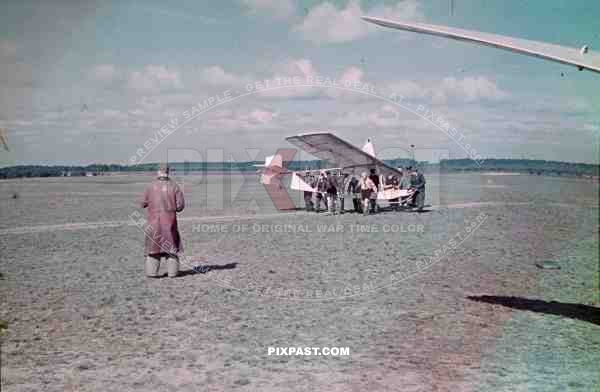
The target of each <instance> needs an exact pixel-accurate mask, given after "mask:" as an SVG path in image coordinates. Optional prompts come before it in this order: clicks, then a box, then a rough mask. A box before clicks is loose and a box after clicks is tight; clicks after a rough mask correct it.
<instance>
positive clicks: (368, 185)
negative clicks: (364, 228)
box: [360, 173, 377, 215]
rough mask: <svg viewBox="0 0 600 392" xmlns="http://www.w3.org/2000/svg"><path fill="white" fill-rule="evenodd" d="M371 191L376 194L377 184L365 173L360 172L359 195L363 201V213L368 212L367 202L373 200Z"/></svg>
mask: <svg viewBox="0 0 600 392" xmlns="http://www.w3.org/2000/svg"><path fill="white" fill-rule="evenodd" d="M373 193H375V194H377V186H375V183H374V182H373V180H371V178H370V177H368V176H367V173H362V174H361V176H360V196H361V200H362V202H363V214H365V215H367V214H368V213H369V203H370V202H371V200H373V199H372V198H373Z"/></svg>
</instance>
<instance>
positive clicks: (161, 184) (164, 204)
mask: <svg viewBox="0 0 600 392" xmlns="http://www.w3.org/2000/svg"><path fill="white" fill-rule="evenodd" d="M141 206H142V208H147V209H148V220H147V224H148V226H147V227H145V228H144V234H145V235H146V242H145V249H144V256H146V276H148V277H152V278H156V277H158V270H159V268H160V260H161V258H165V259H166V262H167V273H168V276H169V277H171V278H174V277H176V276H177V275H178V273H179V257H178V253H179V252H181V251H183V246H182V244H181V236H180V235H179V229H178V228H177V213H178V212H181V211H183V208H184V206H185V201H184V199H183V192H182V191H181V189H179V185H177V183H176V182H175V181H173V180H172V179H170V178H169V167H168V166H167V165H166V164H161V165H160V167H159V170H158V174H157V177H156V178H155V179H154V180H153V181H152V182H151V183H150V184H149V185H148V186H147V187H146V190H145V191H144V195H143V198H142V201H141Z"/></svg>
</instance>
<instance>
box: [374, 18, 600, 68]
mask: <svg viewBox="0 0 600 392" xmlns="http://www.w3.org/2000/svg"><path fill="white" fill-rule="evenodd" d="M362 19H363V20H365V21H367V22H370V23H374V24H376V25H379V26H383V27H390V28H392V29H396V30H405V31H412V32H416V33H421V34H428V35H436V36H440V37H446V38H450V39H454V40H458V41H466V42H471V43H475V44H479V45H485V46H492V47H495V48H499V49H503V50H509V51H511V52H515V53H520V54H524V55H527V56H533V57H538V58H542V59H545V60H550V61H554V62H558V63H562V64H567V65H574V66H576V67H577V68H578V69H579V70H580V71H582V70H584V69H587V70H589V71H592V72H598V73H600V53H597V52H591V51H590V50H589V46H588V45H583V46H582V47H581V48H580V49H575V48H569V47H565V46H559V45H554V44H549V43H546V42H538V41H530V40H526V39H521V38H513V37H507V36H504V35H498V34H490V33H483V32H480V31H473V30H464V29H459V28H456V27H448V26H440V25H432V24H426V23H417V22H399V21H393V20H389V19H383V18H376V17H372V16H363V17H362Z"/></svg>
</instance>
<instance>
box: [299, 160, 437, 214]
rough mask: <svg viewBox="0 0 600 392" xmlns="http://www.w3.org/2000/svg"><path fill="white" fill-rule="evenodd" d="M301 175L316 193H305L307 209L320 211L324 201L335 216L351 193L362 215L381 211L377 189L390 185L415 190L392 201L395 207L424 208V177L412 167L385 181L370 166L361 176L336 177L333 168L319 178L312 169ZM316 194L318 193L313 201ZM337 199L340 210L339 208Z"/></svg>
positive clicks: (354, 207) (355, 208) (322, 173)
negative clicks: (367, 171)
mask: <svg viewBox="0 0 600 392" xmlns="http://www.w3.org/2000/svg"><path fill="white" fill-rule="evenodd" d="M299 175H300V174H299ZM300 176H301V177H303V179H304V181H305V182H306V183H307V184H309V185H310V186H311V187H312V188H313V189H316V192H312V191H305V192H304V203H305V206H306V210H307V211H316V212H320V211H321V204H323V205H324V207H325V210H326V211H327V213H328V214H331V215H333V214H335V213H336V211H339V213H344V211H345V209H344V207H345V206H344V200H345V198H346V196H349V197H351V198H352V204H353V210H352V211H354V212H359V213H363V214H369V213H375V212H377V211H378V210H379V206H378V204H377V194H378V192H379V191H380V190H385V189H389V188H395V189H405V190H412V191H413V193H412V195H410V196H405V197H401V198H400V199H392V200H389V202H390V204H391V205H392V208H393V209H395V210H398V209H400V208H401V207H410V208H416V209H417V211H422V210H423V206H424V203H425V177H424V176H423V173H422V172H421V170H414V169H413V168H412V167H410V166H409V167H407V168H406V169H403V170H401V175H400V177H398V176H394V175H390V176H388V178H387V179H386V180H385V181H381V180H380V176H379V174H377V171H376V170H375V169H371V171H370V173H369V174H367V173H366V172H363V173H362V174H361V176H360V178H357V177H356V176H354V175H350V174H349V173H344V174H342V175H337V176H336V175H332V174H331V172H330V171H321V173H320V174H319V176H318V177H314V176H311V173H310V172H309V171H307V172H306V173H304V175H300ZM313 193H314V194H315V201H314V203H313ZM338 202H339V209H338V208H336V204H337V203H338Z"/></svg>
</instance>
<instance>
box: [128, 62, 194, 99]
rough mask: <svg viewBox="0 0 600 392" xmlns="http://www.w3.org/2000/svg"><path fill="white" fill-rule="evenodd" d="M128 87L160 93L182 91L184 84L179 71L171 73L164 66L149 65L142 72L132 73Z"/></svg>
mask: <svg viewBox="0 0 600 392" xmlns="http://www.w3.org/2000/svg"><path fill="white" fill-rule="evenodd" d="M128 86H129V87H130V88H132V89H134V90H138V91H146V92H154V93H158V92H160V91H163V90H173V89H182V88H183V83H182V81H181V77H180V75H179V73H178V72H177V71H169V70H168V69H167V68H166V67H165V66H164V65H147V66H146V67H144V69H143V70H142V71H133V72H131V73H130V75H129V78H128Z"/></svg>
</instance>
